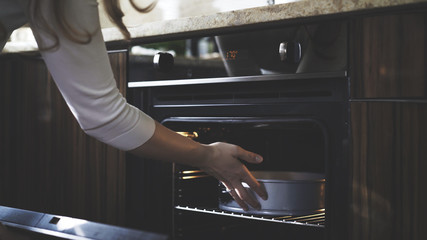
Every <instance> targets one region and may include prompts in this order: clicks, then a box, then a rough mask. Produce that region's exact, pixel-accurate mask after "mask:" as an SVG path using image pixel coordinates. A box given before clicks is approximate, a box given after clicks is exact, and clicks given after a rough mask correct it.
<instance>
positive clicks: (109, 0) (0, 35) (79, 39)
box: [0, 0, 157, 51]
mask: <svg viewBox="0 0 427 240" xmlns="http://www.w3.org/2000/svg"><path fill="white" fill-rule="evenodd" d="M70 1H73V0H70ZM103 2H104V9H105V12H106V13H107V15H108V17H109V18H110V20H111V21H112V22H113V24H114V25H116V26H117V27H118V29H119V30H120V32H121V33H122V34H123V36H124V38H125V39H126V40H130V33H129V31H128V29H127V28H126V26H125V25H124V23H123V16H124V13H123V11H122V9H121V7H120V0H103ZM129 2H130V4H131V5H132V7H133V8H135V10H137V11H138V12H141V13H148V12H150V11H151V10H153V8H154V7H155V6H156V4H157V0H154V1H153V2H152V3H151V4H150V5H148V6H147V7H139V6H138V5H137V4H136V3H135V1H134V0H129ZM43 3H44V1H40V0H30V1H29V4H28V9H27V11H28V15H29V16H28V17H29V18H30V20H31V22H32V23H33V24H35V26H37V27H38V28H39V29H41V31H44V32H45V33H47V34H48V36H49V37H51V38H52V40H53V44H51V45H49V46H47V45H46V44H45V43H43V42H41V43H40V45H41V46H39V50H41V51H47V50H52V49H56V48H57V47H58V46H59V44H60V43H59V38H58V35H57V34H56V33H55V30H54V29H53V27H52V26H51V24H49V22H48V21H47V19H46V18H45V17H44V16H43V14H42V12H41V5H42V4H43ZM65 3H66V1H65V0H61V1H57V0H53V1H50V3H49V4H46V5H47V7H49V8H50V9H48V10H49V12H51V13H52V14H53V16H52V18H53V20H54V21H55V23H56V24H57V25H58V27H59V29H60V30H61V31H62V33H63V34H64V35H65V37H66V38H68V39H69V40H71V41H73V42H76V43H80V44H87V43H90V42H91V41H92V36H93V34H94V33H91V32H89V31H87V30H77V29H75V28H74V27H73V26H71V25H70V24H69V23H68V21H67V19H66V18H65V17H64V16H65V14H64V12H65V7H64V6H65ZM45 7H46V6H45ZM34 36H35V38H36V39H37V38H39V34H38V33H37V32H34ZM6 37H7V36H6V30H5V28H4V27H3V26H2V25H1V23H0V40H4V39H5V38H6ZM39 42H40V41H39Z"/></svg>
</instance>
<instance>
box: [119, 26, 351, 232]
mask: <svg viewBox="0 0 427 240" xmlns="http://www.w3.org/2000/svg"><path fill="white" fill-rule="evenodd" d="M153 49H156V50H153ZM346 49H347V23H346V22H345V21H333V22H320V23H304V24H300V25H280V24H279V25H274V26H270V27H268V28H262V29H261V28H254V29H241V30H240V31H236V30H234V31H233V33H231V32H227V31H224V32H223V33H222V32H219V33H215V35H197V36H192V37H191V38H186V39H172V40H171V41H166V42H165V41H163V42H149V43H144V44H141V45H138V46H135V47H134V48H133V49H132V52H134V54H135V55H131V56H130V69H129V74H130V81H129V84H128V85H129V94H128V96H129V101H131V102H132V103H133V104H134V105H136V106H137V107H139V108H141V109H142V110H144V111H145V112H147V113H148V114H149V115H151V116H152V117H153V118H154V119H156V120H157V121H159V122H161V123H162V124H163V125H165V126H167V127H168V128H170V129H172V130H174V131H176V132H177V133H179V134H181V135H184V136H186V137H189V138H192V139H193V140H195V141H199V142H201V143H213V142H217V141H222V142H228V143H233V144H236V145H239V146H241V147H243V148H244V149H247V150H249V151H252V152H256V153H258V154H261V155H262V156H263V157H264V161H263V163H261V164H246V166H247V168H248V169H249V170H250V171H270V172H294V173H313V174H319V175H321V176H323V181H324V188H323V189H322V191H323V192H322V196H321V198H322V205H321V207H319V208H317V209H310V210H308V211H305V212H301V213H289V214H288V213H273V214H271V213H268V212H263V211H262V209H261V210H260V211H259V212H255V213H254V212H251V213H247V212H242V211H234V210H232V209H231V210H230V209H228V208H226V207H224V204H226V203H227V202H229V201H230V197H229V196H228V194H227V193H226V192H225V189H224V187H223V186H221V184H220V183H219V182H218V181H217V180H216V179H214V178H213V177H210V176H209V175H207V174H205V173H204V172H202V171H200V170H199V169H195V168H191V167H188V166H184V165H179V164H168V163H159V162H154V161H150V160H149V159H135V158H132V157H131V156H129V159H128V164H127V166H128V171H127V173H128V178H127V182H128V188H127V192H128V195H127V198H128V201H127V209H128V210H127V216H128V222H129V225H130V226H132V227H141V228H144V229H146V230H151V231H158V232H166V233H168V234H170V235H171V236H172V238H173V239H234V238H236V237H237V238H239V239H240V238H243V237H244V238H247V239H278V238H283V237H284V236H286V237H288V238H290V239H310V238H313V239H332V238H336V239H338V237H341V239H343V238H345V232H346V230H345V229H346V224H347V223H346V221H347V218H346V213H345V209H346V205H347V201H348V199H347V198H348V192H347V191H348V189H347V185H348V184H347V183H348V176H346V174H345V172H346V168H347V165H346V159H347V145H348V143H347V140H348V113H347V109H348V108H347V100H348V76H347V69H346V68H347V53H346V51H347V50H346ZM159 51H161V53H160V54H159V53H158V52H159ZM149 53H153V54H155V55H154V56H152V55H150V54H149ZM269 194H270V195H271V196H273V195H274V194H272V193H269ZM298 198H300V199H298ZM302 198H304V197H301V196H295V199H294V200H295V201H300V202H302V201H304V200H305V199H302ZM141 216H144V218H142V217H141ZM141 219H148V220H141Z"/></svg>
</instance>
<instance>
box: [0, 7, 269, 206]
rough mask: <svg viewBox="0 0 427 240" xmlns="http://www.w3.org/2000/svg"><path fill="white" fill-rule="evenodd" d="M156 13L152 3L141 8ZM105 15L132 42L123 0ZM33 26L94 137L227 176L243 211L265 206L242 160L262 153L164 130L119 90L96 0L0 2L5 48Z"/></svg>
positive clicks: (259, 159) (59, 84)
mask: <svg viewBox="0 0 427 240" xmlns="http://www.w3.org/2000/svg"><path fill="white" fill-rule="evenodd" d="M130 1H131V3H132V5H133V6H134V7H135V8H137V10H139V11H141V12H148V11H150V10H151V9H152V8H153V7H154V5H153V4H152V5H150V6H148V7H146V8H138V7H137V6H136V5H135V4H134V3H133V1H132V0H130ZM104 6H105V9H106V12H107V13H108V14H109V16H110V18H111V20H112V21H113V22H114V23H115V24H116V25H117V27H118V28H119V29H120V31H121V32H122V33H123V35H124V36H125V38H126V39H129V38H130V34H129V32H128V31H127V29H126V27H125V26H124V24H123V22H122V17H123V13H122V11H121V9H120V6H119V2H118V0H104ZM25 23H29V25H30V27H31V29H32V31H33V33H34V36H35V38H36V41H37V44H38V45H39V49H40V50H41V55H42V57H43V59H44V61H45V63H46V65H47V67H48V69H49V71H50V73H51V74H52V76H53V79H54V81H55V83H56V85H57V87H58V89H59V90H60V92H61V94H62V96H63V97H64V99H65V101H66V102H67V105H68V106H69V108H70V110H71V112H72V113H73V115H74V116H75V118H76V119H77V121H78V122H79V124H80V126H81V128H82V129H83V130H84V131H85V132H86V133H87V134H88V135H90V136H93V137H95V138H97V139H98V140H100V141H102V142H104V143H106V144H109V145H111V146H113V147H116V148H118V149H121V150H124V151H129V152H130V153H132V154H135V155H137V156H141V157H149V158H152V159H156V160H162V161H173V162H176V163H181V164H186V165H191V166H194V167H198V168H200V169H202V170H204V171H205V172H207V173H209V174H211V175H212V176H214V177H216V178H217V179H218V180H220V181H222V182H223V183H224V185H225V186H226V187H227V188H228V190H229V191H230V194H231V196H232V197H233V198H234V199H235V200H236V202H237V203H238V204H239V205H240V206H241V207H242V208H243V209H245V210H247V209H248V205H250V206H252V207H253V208H256V209H259V208H260V204H259V203H258V201H257V200H256V199H255V198H254V197H253V196H252V195H251V194H249V193H248V192H247V190H246V189H245V188H244V187H243V185H242V182H246V183H247V184H248V185H249V186H250V187H251V188H252V189H253V190H254V191H255V192H256V193H257V194H258V195H259V196H260V197H261V198H263V199H266V198H267V193H266V192H265V190H264V189H263V188H262V187H261V186H260V184H259V183H258V182H257V181H256V180H255V179H254V177H253V176H252V175H251V174H250V173H249V171H248V170H247V168H246V167H245V166H244V165H243V164H242V163H241V160H242V161H247V162H250V163H260V162H262V157H261V156H259V155H257V154H255V153H251V152H248V151H246V150H244V149H242V148H240V147H238V146H235V145H232V144H227V143H213V144H210V145H203V144H200V143H197V142H195V141H193V140H191V139H188V138H185V137H183V136H181V135H179V134H176V133H175V132H173V131H170V130H169V129H167V128H165V127H164V126H162V125H161V124H159V123H157V122H156V121H154V120H153V119H152V118H150V117H149V116H148V115H146V114H145V113H143V112H141V111H140V110H139V109H137V108H135V107H133V106H131V105H129V104H128V103H127V102H126V100H125V99H124V98H123V97H122V95H121V94H120V93H119V91H118V89H117V87H116V82H115V80H114V77H113V73H112V70H111V67H110V64H109V60H108V56H107V50H106V47H105V43H104V40H103V37H102V33H101V28H100V23H99V15H98V3H97V1H96V0H69V1H65V0H61V1H57V0H34V1H33V0H20V1H17V0H0V48H1V49H2V48H3V47H4V44H5V42H6V40H7V38H8V36H10V33H11V32H12V31H13V30H15V29H16V28H18V27H20V26H22V25H23V24H25Z"/></svg>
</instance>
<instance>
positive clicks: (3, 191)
mask: <svg viewBox="0 0 427 240" xmlns="http://www.w3.org/2000/svg"><path fill="white" fill-rule="evenodd" d="M126 60H127V53H126V52H123V51H122V52H115V53H111V54H110V62H111V65H112V67H113V72H114V74H115V77H116V80H117V83H118V86H119V89H120V91H121V93H122V94H123V95H125V87H126ZM0 79H1V81H0V92H1V101H0V107H1V109H2V114H1V116H0V140H1V144H0V154H1V159H0V183H1V184H0V204H1V205H7V206H12V207H17V208H24V209H30V210H34V211H40V212H49V213H54V214H60V215H66V216H73V217H78V218H83V219H88V220H93V221H98V222H105V223H110V224H123V223H124V212H125V211H124V210H125V209H124V208H125V161H124V158H125V156H124V155H125V154H124V152H121V151H119V150H116V149H114V148H112V147H109V146H107V145H105V144H103V143H101V142H99V141H97V140H95V139H93V138H91V137H89V136H87V135H86V134H85V133H84V132H83V131H82V130H81V129H80V127H79V125H78V123H77V121H76V120H75V119H74V117H73V116H72V114H71V112H70V110H69V109H68V107H67V105H66V104H65V102H64V100H63V99H62V97H61V95H60V93H59V91H58V90H57V88H56V86H55V84H54V82H53V81H52V78H51V76H50V75H49V74H48V71H47V69H46V66H45V64H44V62H43V60H42V59H40V57H39V56H38V55H17V54H10V55H5V56H1V58H0Z"/></svg>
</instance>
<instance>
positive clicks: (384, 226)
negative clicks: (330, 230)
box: [349, 102, 427, 240]
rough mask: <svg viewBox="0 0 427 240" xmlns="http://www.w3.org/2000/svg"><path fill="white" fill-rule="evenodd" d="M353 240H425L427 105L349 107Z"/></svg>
mask: <svg viewBox="0 0 427 240" xmlns="http://www.w3.org/2000/svg"><path fill="white" fill-rule="evenodd" d="M351 126H352V127H351V130H352V136H353V138H352V154H351V163H350V165H351V166H352V172H351V182H352V196H351V205H350V214H349V215H350V216H351V219H350V222H351V227H350V229H351V231H350V238H349V239H353V240H367V239H373V240H380V239H384V240H385V239H387V240H389V239H399V240H400V239H401V240H404V239H405V240H407V239H420V240H421V239H425V236H427V220H426V218H425V216H426V215H427V205H426V203H427V189H426V186H427V174H426V173H427V103H397V102H395V103H393V102H353V103H351Z"/></svg>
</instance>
